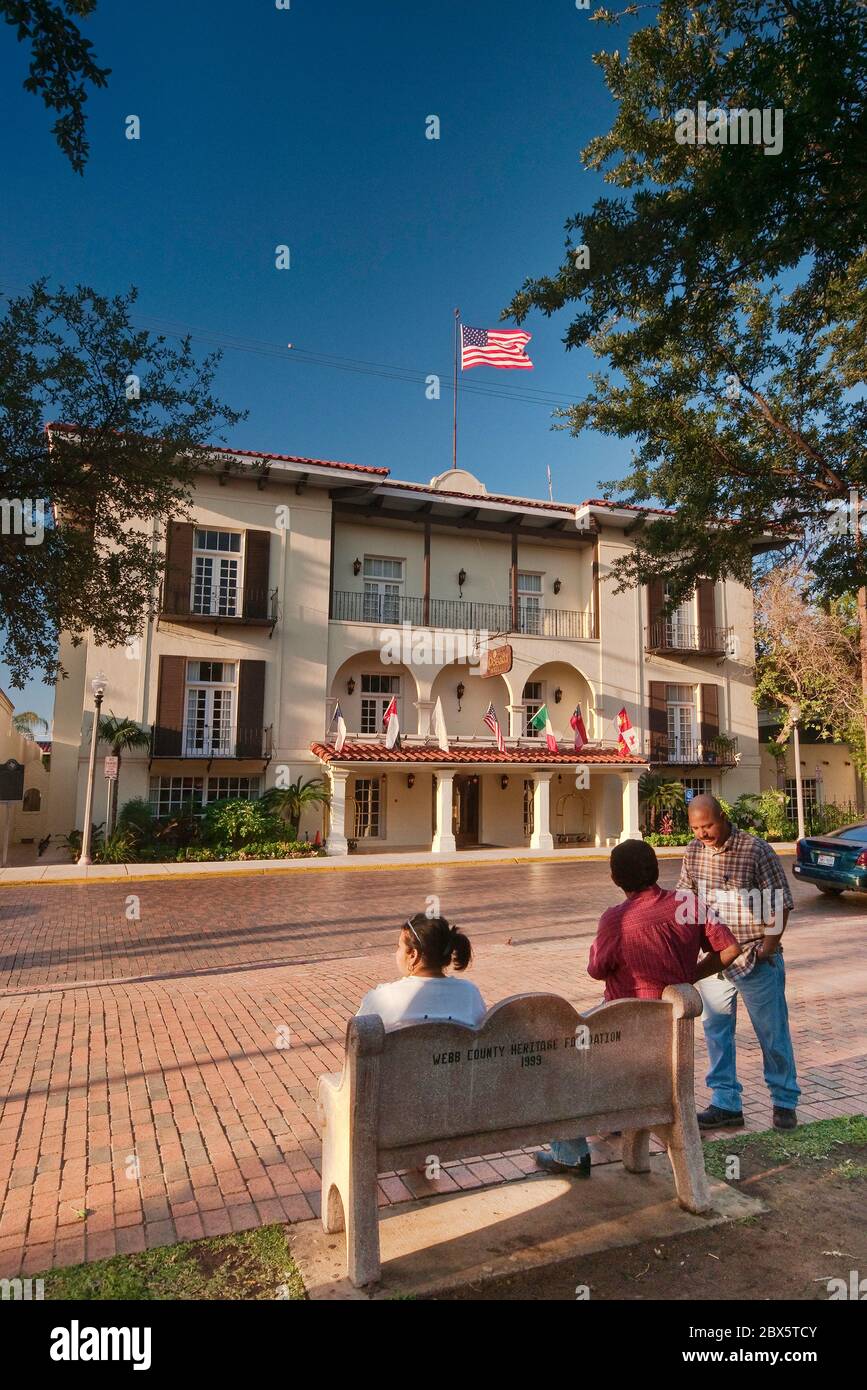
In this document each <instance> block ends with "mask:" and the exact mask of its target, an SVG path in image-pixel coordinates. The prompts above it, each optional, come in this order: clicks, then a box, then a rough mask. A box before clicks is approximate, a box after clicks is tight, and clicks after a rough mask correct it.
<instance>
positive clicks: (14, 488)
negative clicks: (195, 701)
mask: <svg viewBox="0 0 867 1390" xmlns="http://www.w3.org/2000/svg"><path fill="white" fill-rule="evenodd" d="M135 300H136V291H135V290H134V289H131V290H129V291H128V292H127V293H126V294H124V295H116V296H114V297H113V298H106V297H105V296H103V295H100V294H97V293H96V291H94V290H92V289H89V288H87V287H86V286H78V287H77V288H76V289H74V290H65V289H63V288H62V287H61V288H60V289H59V290H58V291H57V292H55V293H51V292H49V290H48V288H47V284H46V282H45V281H44V280H41V281H39V282H37V283H36V284H35V285H33V286H32V287H31V289H30V290H29V291H28V293H27V294H25V295H23V296H22V297H20V298H17V299H14V300H12V301H11V302H10V303H9V305H8V309H7V312H6V315H5V317H4V318H3V319H2V320H0V499H4V501H3V505H4V507H5V508H6V509H7V510H8V509H9V508H10V507H14V506H15V505H16V504H17V506H18V507H19V509H20V510H21V513H22V516H23V518H24V519H22V520H19V521H18V523H17V525H8V526H7V525H6V524H5V520H6V518H5V515H4V525H3V528H2V534H0V612H2V614H3V618H4V622H5V648H4V651H3V657H4V660H5V661H6V663H7V664H8V666H9V668H10V671H11V682H12V685H13V686H18V687H20V686H22V685H23V684H24V682H25V681H26V679H27V678H28V677H29V676H30V675H31V674H32V671H33V669H34V667H37V668H41V670H42V671H43V672H44V674H45V677H46V679H48V680H53V679H56V678H57V676H58V675H62V674H63V670H62V667H61V664H60V661H59V658H58V652H57V643H58V636H59V633H60V632H61V631H64V632H66V633H67V634H68V635H69V636H70V637H71V638H72V640H73V642H77V641H80V640H81V637H82V635H83V634H84V633H85V632H86V631H90V632H92V634H93V640H94V641H95V642H97V643H100V644H104V645H107V646H112V645H118V644H121V643H123V642H125V641H126V640H127V639H128V638H129V637H130V636H132V635H134V634H135V633H137V632H138V631H139V630H140V627H141V623H142V614H143V613H144V612H145V611H146V609H147V608H148V606H149V604H150V602H151V599H152V595H153V593H154V591H155V588H156V585H157V584H158V582H159V579H160V574H161V567H162V563H163V562H162V558H161V556H160V554H159V552H158V550H157V548H156V546H155V545H154V540H155V537H156V535H157V534H158V533H159V529H160V528H161V526H162V525H163V524H164V522H165V520H166V518H168V517H169V516H178V515H183V514H185V513H187V512H188V504H189V497H190V490H191V484H192V481H193V479H194V477H195V475H196V472H197V470H199V469H201V468H202V467H205V466H208V460H209V457H210V456H209V455H208V453H207V452H206V451H204V450H202V449H201V447H200V446H202V445H204V444H206V443H207V442H208V440H209V439H210V438H211V437H212V436H213V434H214V433H217V434H220V432H221V431H222V430H223V429H224V428H225V427H226V426H231V425H234V424H236V423H237V421H238V420H240V419H242V418H243V416H242V414H240V413H239V412H237V411H235V410H232V409H230V408H229V407H228V406H226V405H223V404H222V403H221V402H220V401H219V400H218V399H217V398H216V396H215V395H214V393H213V380H214V375H215V372H216V367H217V363H218V362H219V357H220V354H219V353H216V354H213V355H209V356H207V357H205V358H204V359H203V360H202V361H201V362H197V361H196V359H195V357H194V355H193V351H192V346H191V342H190V339H189V338H185V339H184V340H183V341H182V342H181V343H180V345H179V346H177V347H172V346H169V344H168V343H167V342H166V340H165V339H164V338H162V337H156V338H152V337H151V336H150V335H149V334H148V333H146V332H144V331H142V330H139V329H136V328H135V327H134V326H133V324H132V321H131V310H132V307H133V305H134V303H135ZM50 418H53V419H60V420H61V421H66V422H71V423H72V424H73V425H74V426H75V428H74V429H55V430H52V431H46V430H45V428H44V426H45V422H46V420H47V419H50ZM40 509H41V512H40ZM40 514H41V515H42V516H43V526H42V527H41V528H40V527H39V525H38V524H37V523H38V520H39V515H40ZM9 515H10V517H11V518H12V519H13V520H14V513H13V512H11V511H10V513H9ZM28 515H29V521H28V520H27V517H28ZM55 516H56V518H57V521H56V522H55ZM28 527H29V530H28ZM40 529H42V530H43V531H44V534H43V535H42V538H41V541H40V540H39V539H38V536H39V530H40Z"/></svg>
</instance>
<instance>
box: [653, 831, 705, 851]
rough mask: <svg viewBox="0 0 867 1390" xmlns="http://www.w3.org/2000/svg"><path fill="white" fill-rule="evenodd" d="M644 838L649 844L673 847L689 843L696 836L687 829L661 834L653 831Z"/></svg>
mask: <svg viewBox="0 0 867 1390" xmlns="http://www.w3.org/2000/svg"><path fill="white" fill-rule="evenodd" d="M644 838H645V840H646V841H647V843H648V844H649V845H657V846H660V847H662V848H665V847H666V846H667V847H671V846H673V845H688V844H689V843H690V841H691V840H693V839H694V838H695V837H694V836H693V835H690V834H689V833H688V832H687V831H685V830H678V831H675V832H674V834H672V835H661V834H659V833H656V832H653V831H652V832H651V833H650V834H649V835H645V837H644Z"/></svg>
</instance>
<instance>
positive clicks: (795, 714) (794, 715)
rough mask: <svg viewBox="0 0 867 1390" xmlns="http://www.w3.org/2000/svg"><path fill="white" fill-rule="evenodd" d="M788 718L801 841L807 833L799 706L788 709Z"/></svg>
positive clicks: (799, 837)
mask: <svg viewBox="0 0 867 1390" xmlns="http://www.w3.org/2000/svg"><path fill="white" fill-rule="evenodd" d="M789 716H790V718H791V720H792V732H793V734H794V741H795V800H796V801H797V804H798V839H799V840H803V839H804V838H805V837H806V834H807V831H806V828H805V826H804V787H803V784H802V782H801V736H800V733H799V731H798V723H799V721H800V718H801V706H800V705H792V706H791V707H790V709H789Z"/></svg>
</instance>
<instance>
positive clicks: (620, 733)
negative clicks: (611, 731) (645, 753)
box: [617, 706, 641, 758]
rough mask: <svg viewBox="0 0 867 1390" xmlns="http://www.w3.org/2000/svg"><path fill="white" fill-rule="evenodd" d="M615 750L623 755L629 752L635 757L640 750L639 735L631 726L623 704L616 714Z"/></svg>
mask: <svg viewBox="0 0 867 1390" xmlns="http://www.w3.org/2000/svg"><path fill="white" fill-rule="evenodd" d="M617 751H618V753H623V754H624V755H626V754H629V753H631V754H632V755H633V757H636V758H637V757H638V756H639V754H640V752H641V736H640V734H639V732H638V730H637V729H635V728H633V726H632V720H631V719H630V718H629V715H628V714H627V713H626V707H625V706H624V708H623V709H622V710H621V711H620V713H619V714H618V716H617Z"/></svg>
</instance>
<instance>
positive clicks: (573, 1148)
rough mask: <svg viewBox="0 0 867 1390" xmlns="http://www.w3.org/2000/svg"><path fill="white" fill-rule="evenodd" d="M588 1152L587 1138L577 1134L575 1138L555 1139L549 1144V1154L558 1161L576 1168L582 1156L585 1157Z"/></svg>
mask: <svg viewBox="0 0 867 1390" xmlns="http://www.w3.org/2000/svg"><path fill="white" fill-rule="evenodd" d="M589 1152H590V1145H589V1144H588V1143H587V1140H586V1139H585V1138H584V1137H583V1136H582V1135H579V1136H578V1138H577V1139H555V1140H554V1143H553V1144H552V1145H551V1156H552V1158H556V1160H557V1162H558V1163H565V1164H567V1165H568V1166H569V1167H570V1168H577V1167H578V1164H579V1162H580V1161H581V1159H582V1158H586V1157H587V1155H588V1154H589Z"/></svg>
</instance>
